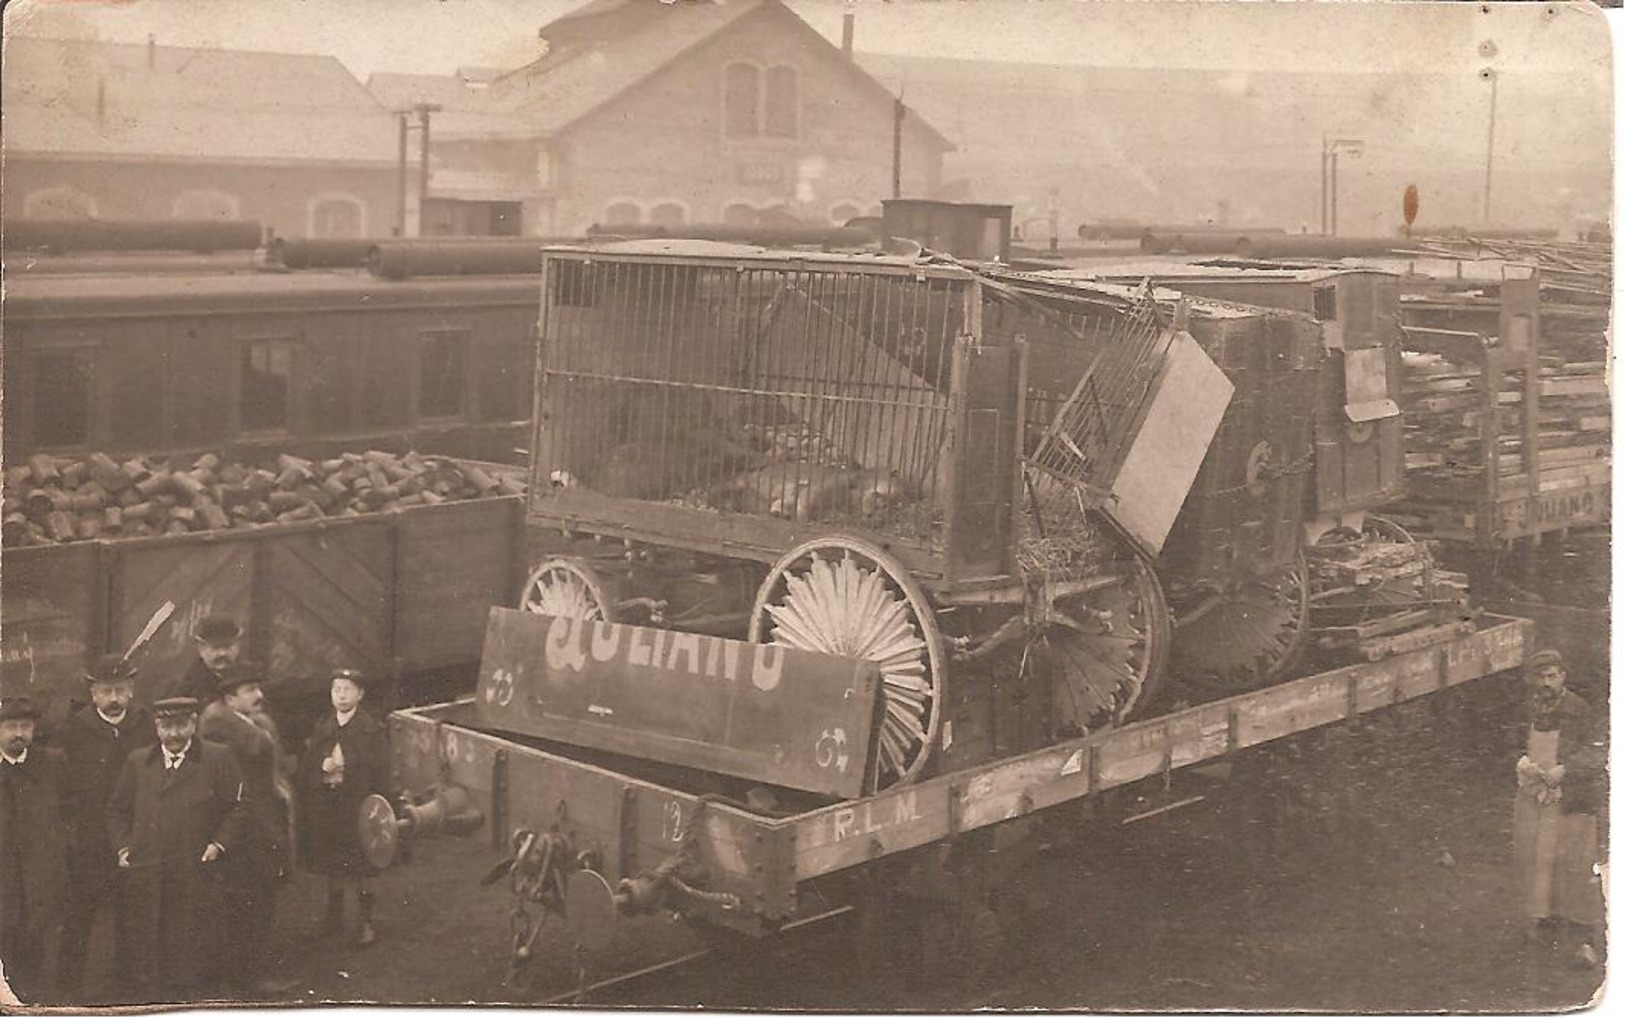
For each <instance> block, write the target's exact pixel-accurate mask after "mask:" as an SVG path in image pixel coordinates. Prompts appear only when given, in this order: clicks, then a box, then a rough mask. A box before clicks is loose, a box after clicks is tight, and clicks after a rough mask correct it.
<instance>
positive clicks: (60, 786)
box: [0, 697, 67, 1003]
mask: <svg viewBox="0 0 1625 1018" xmlns="http://www.w3.org/2000/svg"><path fill="white" fill-rule="evenodd" d="M39 721H40V710H39V708H38V707H37V706H36V705H35V704H34V702H33V701H32V700H30V699H28V698H27V697H12V698H10V699H7V700H5V701H3V702H0V964H3V965H4V967H5V975H6V981H7V982H9V983H10V984H11V989H12V992H13V993H15V994H16V995H17V997H18V998H19V999H20V1000H22V1001H23V1002H24V1003H37V1002H39V1001H40V999H41V996H42V995H44V994H46V993H48V992H49V984H48V981H47V979H46V977H45V971H44V968H45V945H46V944H47V943H48V942H49V938H50V935H51V933H52V932H54V930H55V928H56V924H57V923H58V922H60V920H61V915H62V893H63V883H64V882H65V880H66V878H67V867H66V865H65V864H64V861H63V860H64V857H63V834H64V831H65V825H64V823H63V812H64V808H65V805H66V800H67V781H66V776H65V775H64V773H63V772H64V769H65V767H66V765H65V763H64V762H63V760H62V754H61V753H60V752H58V751H56V750H52V749H45V748H44V747H41V746H35V745H34V729H35V726H37V725H38V724H39Z"/></svg>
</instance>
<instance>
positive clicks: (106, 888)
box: [52, 654, 157, 999]
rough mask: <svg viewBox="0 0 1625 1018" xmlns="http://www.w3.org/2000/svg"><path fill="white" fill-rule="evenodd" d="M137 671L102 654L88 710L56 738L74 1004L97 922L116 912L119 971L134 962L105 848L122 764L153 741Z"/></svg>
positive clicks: (65, 948)
mask: <svg viewBox="0 0 1625 1018" xmlns="http://www.w3.org/2000/svg"><path fill="white" fill-rule="evenodd" d="M138 674H139V670H138V669H137V668H135V667H134V666H133V665H127V664H126V663H125V662H124V660H123V659H122V658H121V657H120V656H119V655H117V654H103V655H102V656H101V657H100V658H98V659H97V660H96V663H95V665H93V666H92V667H91V668H90V670H89V671H87V672H86V673H85V683H86V684H87V685H88V686H89V689H90V703H88V704H86V705H85V706H84V707H81V708H80V709H79V710H77V711H75V712H74V713H73V714H71V715H69V716H68V719H67V720H66V721H64V722H63V723H62V725H61V726H60V727H59V728H58V729H57V730H56V731H55V732H54V733H53V734H52V741H53V742H54V743H55V745H56V746H57V747H58V748H60V749H61V750H62V754H63V756H64V757H66V758H67V783H68V874H69V877H70V879H69V882H68V899H67V902H68V908H67V915H66V916H65V917H64V921H63V926H62V951H61V959H62V960H61V969H62V975H61V981H62V991H63V993H64V994H66V995H68V997H69V999H74V998H76V996H77V994H78V991H79V989H80V987H81V986H82V985H83V982H84V975H85V955H86V952H87V951H88V949H89V944H90V934H91V930H92V928H93V927H94V926H95V924H96V916H97V914H98V913H99V912H101V910H102V909H103V908H104V907H107V906H111V908H112V912H113V952H114V969H115V971H119V970H122V969H123V968H124V966H125V963H126V960H127V959H128V958H129V956H130V936H129V924H128V922H126V918H127V917H126V914H125V909H124V905H123V890H124V882H123V880H122V879H121V877H120V875H119V869H118V865H117V862H116V860H115V859H114V856H113V849H112V847H111V846H110V845H109V844H108V842H107V822H106V814H107V801H108V799H109V798H111V797H112V794H113V786H114V784H116V783H117V781H118V776H119V771H120V770H121V769H123V767H124V761H125V759H126V758H127V757H128V756H129V755H130V754H131V753H132V752H134V751H135V750H138V749H143V748H145V747H148V746H151V745H152V744H153V742H154V741H155V740H156V738H157V737H156V735H155V734H154V733H153V727H152V717H151V715H150V714H149V713H148V712H147V710H146V708H144V707H138V706H135V704H134V703H133V700H134V698H135V680H136V676H137V675H138Z"/></svg>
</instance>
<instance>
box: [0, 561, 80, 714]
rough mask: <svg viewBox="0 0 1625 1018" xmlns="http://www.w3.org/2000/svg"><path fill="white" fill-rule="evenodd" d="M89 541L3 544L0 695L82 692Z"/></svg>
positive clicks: (48, 698) (47, 697)
mask: <svg viewBox="0 0 1625 1018" xmlns="http://www.w3.org/2000/svg"><path fill="white" fill-rule="evenodd" d="M99 554H100V549H99V548H98V547H97V546H96V545H93V544H74V545H57V546H54V547H45V548H7V549H6V552H5V596H4V597H3V598H0V697H8V696H18V695H21V694H25V693H26V694H27V695H29V696H32V697H34V698H35V699H36V700H39V701H40V702H42V703H47V704H49V703H51V702H53V701H55V700H58V699H65V698H67V697H73V696H83V695H84V689H85V687H84V683H83V682H82V681H81V680H80V674H81V673H82V672H83V670H84V668H85V667H86V666H87V665H88V664H89V663H90V659H91V657H92V656H93V655H94V654H95V653H97V652H98V651H100V650H101V649H102V648H101V646H100V645H99V643H98V642H97V640H98V638H99V635H100V634H99V629H100V623H99V620H98V619H97V617H96V616H97V614H98V612H99V611H100V610H101V608H102V605H101V596H100V588H101V586H102V581H103V576H102V572H101V564H100V559H99Z"/></svg>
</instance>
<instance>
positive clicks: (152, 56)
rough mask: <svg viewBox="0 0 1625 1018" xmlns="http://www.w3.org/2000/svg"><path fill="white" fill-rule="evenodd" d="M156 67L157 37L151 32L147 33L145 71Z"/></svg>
mask: <svg viewBox="0 0 1625 1018" xmlns="http://www.w3.org/2000/svg"><path fill="white" fill-rule="evenodd" d="M157 66H158V37H157V36H156V35H153V34H152V33H151V32H148V33H147V70H149V71H150V70H153V69H154V68H156V67H157Z"/></svg>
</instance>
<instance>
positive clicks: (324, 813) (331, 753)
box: [297, 668, 389, 947]
mask: <svg viewBox="0 0 1625 1018" xmlns="http://www.w3.org/2000/svg"><path fill="white" fill-rule="evenodd" d="M366 682H367V680H366V676H364V675H363V674H362V673H360V672H358V671H353V670H351V669H348V668H342V669H339V670H338V671H336V672H334V673H333V676H332V679H331V681H330V683H329V693H330V696H331V699H332V703H333V710H332V712H331V713H329V714H326V715H325V716H323V717H322V718H321V719H320V720H318V721H317V722H316V727H315V730H314V731H312V732H311V736H310V740H309V741H308V742H307V743H306V744H305V750H304V752H303V753H302V754H301V755H300V757H299V772H298V778H297V784H298V789H299V800H298V803H299V856H300V859H301V861H302V862H303V864H304V866H305V868H306V869H308V870H310V871H311V872H313V873H318V874H321V875H323V876H325V877H327V881H328V884H327V913H326V915H325V917H324V918H323V921H322V925H321V927H320V930H319V932H320V933H321V934H322V935H324V936H333V935H336V934H338V933H340V932H342V930H343V928H344V890H345V885H346V884H350V883H354V885H355V888H356V905H357V908H358V910H359V912H360V924H359V926H358V928H357V931H356V943H358V944H360V945H361V946H363V947H365V946H366V945H368V944H371V943H372V942H373V941H375V940H376V939H377V932H376V931H375V930H374V929H373V925H372V918H373V901H374V898H373V891H372V888H371V886H370V883H369V881H370V878H371V877H372V876H373V874H374V871H373V869H372V867H371V865H369V864H368V862H367V858H366V854H365V853H364V852H363V851H362V848H361V835H360V831H359V826H358V824H357V816H358V815H359V810H360V806H361V800H362V799H364V798H366V797H367V796H369V795H375V794H376V795H383V794H385V792H386V789H387V785H388V777H389V742H388V733H387V732H386V731H385V729H384V726H383V724H382V723H381V722H379V721H378V719H377V718H374V717H373V716H372V715H371V714H369V713H367V712H366V711H365V710H363V709H362V708H361V701H362V699H363V698H364V697H365V696H366Z"/></svg>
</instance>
